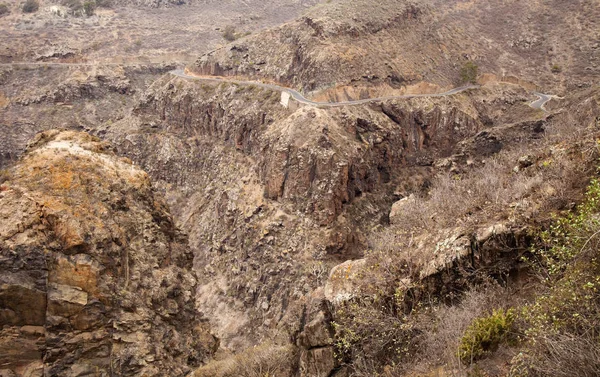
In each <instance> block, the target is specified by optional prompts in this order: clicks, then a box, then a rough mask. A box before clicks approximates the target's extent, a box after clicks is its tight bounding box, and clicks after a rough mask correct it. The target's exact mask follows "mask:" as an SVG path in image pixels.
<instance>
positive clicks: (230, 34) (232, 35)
mask: <svg viewBox="0 0 600 377" xmlns="http://www.w3.org/2000/svg"><path fill="white" fill-rule="evenodd" d="M223 38H225V40H227V41H228V42H233V41H235V40H236V39H238V38H239V35H238V34H237V33H236V32H235V27H233V26H232V25H228V26H226V27H225V29H223Z"/></svg>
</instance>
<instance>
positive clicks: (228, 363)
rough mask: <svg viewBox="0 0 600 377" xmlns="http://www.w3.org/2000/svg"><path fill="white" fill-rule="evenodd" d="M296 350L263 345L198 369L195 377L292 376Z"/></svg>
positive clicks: (290, 347) (289, 347)
mask: <svg viewBox="0 0 600 377" xmlns="http://www.w3.org/2000/svg"><path fill="white" fill-rule="evenodd" d="M295 353H296V349H295V348H294V347H293V346H291V345H288V346H277V345H273V344H263V345H260V346H256V347H253V348H248V349H246V350H244V351H242V352H241V353H239V354H237V355H234V356H232V357H230V358H228V359H225V360H215V361H212V362H210V363H208V364H207V365H205V366H203V367H200V368H198V369H197V370H196V371H195V372H194V374H193V376H194V377H278V376H287V375H291V374H292V371H293V370H295V369H296V368H295V367H296V366H295V365H294V360H296V357H295Z"/></svg>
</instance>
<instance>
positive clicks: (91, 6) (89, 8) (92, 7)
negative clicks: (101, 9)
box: [83, 1, 96, 17]
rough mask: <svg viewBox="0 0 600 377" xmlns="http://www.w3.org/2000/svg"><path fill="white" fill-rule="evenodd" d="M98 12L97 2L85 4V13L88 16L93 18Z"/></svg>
mask: <svg viewBox="0 0 600 377" xmlns="http://www.w3.org/2000/svg"><path fill="white" fill-rule="evenodd" d="M95 11H96V2H95V1H86V2H85V3H83V12H84V13H85V15H86V16H88V17H89V16H93V15H94V12H95Z"/></svg>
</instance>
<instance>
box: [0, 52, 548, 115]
mask: <svg viewBox="0 0 600 377" xmlns="http://www.w3.org/2000/svg"><path fill="white" fill-rule="evenodd" d="M149 64H150V65H152V64H153V63H149ZM154 64H156V63H154ZM97 65H101V66H102V65H103V66H119V65H123V63H113V62H106V63H98V62H94V63H54V62H15V63H0V67H6V66H22V67H40V66H46V67H76V66H97ZM169 73H170V74H171V75H174V76H177V77H181V78H184V79H189V80H198V81H208V82H227V83H233V84H238V85H248V86H249V85H254V86H258V87H261V88H266V89H270V90H274V91H280V92H285V93H288V94H289V95H290V96H291V97H292V98H293V99H294V100H296V101H297V102H299V103H302V104H305V105H309V106H320V107H339V106H352V105H362V104H366V103H372V102H380V101H386V100H392V99H407V98H418V97H446V96H451V95H454V94H458V93H461V92H464V91H467V90H469V89H476V88H479V85H465V86H461V87H458V88H454V89H451V90H449V91H447V92H444V93H435V94H405V95H397V96H385V97H376V98H366V99H360V100H354V101H340V102H317V101H313V100H310V99H308V98H306V97H304V96H303V95H302V93H300V92H298V91H297V90H294V89H291V88H287V87H284V86H279V85H275V84H265V83H262V82H258V81H243V80H234V79H228V78H224V77H202V76H195V75H190V74H187V73H186V72H185V70H184V69H175V70H172V71H170V72H169ZM533 94H534V95H535V96H537V97H538V98H539V99H538V100H536V101H534V102H531V103H530V104H529V106H531V107H532V108H534V109H539V110H542V111H545V112H546V111H547V110H546V108H545V105H546V103H547V102H548V101H550V100H551V99H552V98H555V96H553V95H550V94H543V93H538V92H534V93H533Z"/></svg>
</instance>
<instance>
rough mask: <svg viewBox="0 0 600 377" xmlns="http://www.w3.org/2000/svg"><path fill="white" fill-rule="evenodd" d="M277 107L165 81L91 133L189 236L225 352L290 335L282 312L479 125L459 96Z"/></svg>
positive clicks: (254, 93)
mask: <svg viewBox="0 0 600 377" xmlns="http://www.w3.org/2000/svg"><path fill="white" fill-rule="evenodd" d="M279 99H280V93H279V92H272V91H269V90H266V89H261V88H258V87H254V86H252V85H248V86H244V85H241V86H236V85H228V84H215V83H212V84H211V83H203V82H195V81H192V80H185V79H180V78H176V77H165V78H163V79H162V80H160V81H158V82H156V83H155V84H154V85H153V87H152V88H150V89H149V90H148V91H147V92H146V94H145V95H144V96H143V97H142V99H141V100H140V103H139V105H138V106H137V107H136V109H135V110H134V114H133V116H132V117H129V118H126V119H124V120H122V121H121V122H118V123H115V124H114V125H111V126H110V127H107V128H106V129H105V130H101V131H100V133H101V134H102V135H104V137H106V138H108V139H111V140H113V141H114V143H115V145H117V146H118V148H119V150H120V151H122V152H123V153H125V154H126V155H127V156H128V157H130V158H131V159H132V160H134V161H135V162H136V163H139V164H140V165H141V166H142V167H143V168H144V169H145V170H146V171H148V172H149V174H150V175H151V176H152V177H153V179H154V180H155V182H156V186H157V188H159V189H160V190H163V191H164V192H165V195H166V197H167V200H168V202H169V205H170V207H171V208H173V210H174V215H175V217H176V218H177V219H179V221H180V224H181V227H182V228H183V229H185V230H186V231H187V232H188V233H189V235H190V243H191V245H192V246H193V247H195V248H197V250H198V254H197V259H196V264H195V266H196V269H197V271H198V273H199V275H200V276H201V277H200V281H201V284H200V287H199V289H198V297H197V299H198V302H199V305H200V306H201V307H202V308H203V312H204V313H205V314H206V316H207V317H209V318H211V321H212V322H213V326H214V329H215V332H216V334H217V335H218V336H219V338H220V339H221V344H222V345H223V346H224V347H225V348H226V349H231V350H239V349H241V348H244V347H247V346H250V345H252V344H254V343H256V342H259V341H260V340H261V339H264V338H269V339H274V338H277V336H279V339H288V341H289V339H293V338H294V337H296V336H297V334H298V333H299V332H300V331H301V329H298V328H297V325H298V324H290V322H289V321H290V320H292V322H294V323H295V321H296V320H297V319H294V318H292V317H293V316H291V315H290V314H289V313H291V312H299V313H301V312H302V310H301V309H298V308H296V306H298V305H300V306H302V305H303V304H302V302H305V301H306V297H309V296H310V295H312V291H313V290H314V289H316V288H317V287H318V286H320V285H321V284H322V283H323V282H324V279H325V278H326V276H327V272H328V270H329V268H330V267H331V266H333V265H335V264H337V263H339V262H340V261H344V260H347V259H353V258H357V257H360V256H361V255H362V253H363V250H364V249H365V248H366V247H367V243H366V242H367V239H366V233H368V232H369V231H370V230H371V229H372V228H373V227H377V226H381V224H385V223H387V221H388V220H387V213H388V212H389V206H390V205H391V203H392V202H393V200H394V197H396V198H397V197H398V196H395V195H394V192H396V191H398V192H399V193H398V194H396V195H407V192H411V190H412V191H419V190H420V189H421V188H422V185H426V181H427V179H428V177H429V176H430V174H431V172H432V164H433V161H434V160H435V159H437V158H439V157H444V156H448V155H449V154H450V153H451V152H452V150H453V147H454V146H455V145H456V144H457V143H458V142H459V141H460V140H463V139H464V138H467V137H469V136H473V135H475V134H476V133H477V132H478V131H479V130H480V129H481V128H482V127H483V125H482V124H481V123H480V122H479V121H477V120H476V119H475V118H474V117H475V116H476V113H477V111H476V110H475V109H474V108H473V107H472V106H471V105H469V101H468V100H467V97H466V96H459V97H457V99H456V100H450V99H449V100H446V99H442V100H439V99H438V100H434V99H415V100H411V101H405V102H403V103H401V102H394V101H390V102H386V103H382V104H375V105H373V106H367V107H345V108H339V109H319V108H313V107H301V108H299V109H297V110H291V109H286V108H284V107H283V106H282V105H281V104H280V103H279ZM398 187H400V189H398ZM275 334H278V335H275Z"/></svg>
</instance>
